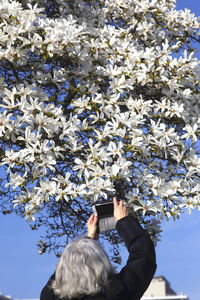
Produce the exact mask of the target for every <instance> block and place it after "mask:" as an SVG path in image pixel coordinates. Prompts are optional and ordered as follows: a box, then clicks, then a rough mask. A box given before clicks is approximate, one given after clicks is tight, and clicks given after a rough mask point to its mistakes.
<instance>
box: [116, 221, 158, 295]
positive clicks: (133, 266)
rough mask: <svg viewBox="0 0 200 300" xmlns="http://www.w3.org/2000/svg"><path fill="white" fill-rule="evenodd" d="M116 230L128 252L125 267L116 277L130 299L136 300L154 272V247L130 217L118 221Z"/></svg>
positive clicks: (142, 292)
mask: <svg viewBox="0 0 200 300" xmlns="http://www.w3.org/2000/svg"><path fill="white" fill-rule="evenodd" d="M116 229H117V230H118V232H119V234H120V236H121V237H122V239H123V240H124V242H125V244H126V247H127V249H128V252H129V257H128V260H127V263H126V266H125V267H124V268H123V269H122V270H121V271H120V273H119V274H118V276H119V278H120V279H121V281H122V282H123V284H124V286H125V287H126V289H127V290H128V292H129V295H130V296H131V298H130V299H134V300H138V299H140V298H141V297H142V295H143V294H144V292H145V290H146V289H147V287H148V286H149V284H150V282H151V280H152V278H153V275H154V273H155V271H156V258H155V249H154V245H153V243H152V241H151V239H150V238H149V236H148V234H147V233H146V232H145V231H144V230H143V228H142V227H141V226H140V224H139V223H138V222H137V220H136V219H134V217H132V216H127V217H125V218H122V219H120V220H119V221H118V222H117V224H116Z"/></svg>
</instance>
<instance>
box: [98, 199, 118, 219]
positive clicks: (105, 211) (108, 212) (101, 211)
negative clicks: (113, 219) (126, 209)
mask: <svg viewBox="0 0 200 300" xmlns="http://www.w3.org/2000/svg"><path fill="white" fill-rule="evenodd" d="M95 208H96V211H97V214H98V216H99V217H101V216H112V215H113V209H114V208H113V203H112V202H109V203H103V204H99V205H95Z"/></svg>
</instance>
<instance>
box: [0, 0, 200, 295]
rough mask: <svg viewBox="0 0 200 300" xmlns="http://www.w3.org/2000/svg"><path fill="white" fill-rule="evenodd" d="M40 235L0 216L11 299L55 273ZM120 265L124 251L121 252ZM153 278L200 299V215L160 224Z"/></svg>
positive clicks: (2, 285) (192, 1) (2, 271)
mask: <svg viewBox="0 0 200 300" xmlns="http://www.w3.org/2000/svg"><path fill="white" fill-rule="evenodd" d="M177 4H178V8H179V9H183V8H184V7H187V8H190V9H191V10H192V11H193V12H194V13H195V14H196V15H199V16H200V5H199V1H197V0H178V1H177ZM41 233H42V232H41V231H31V230H30V228H29V226H28V224H27V223H26V222H25V221H24V220H23V219H19V218H18V217H16V216H14V215H8V216H0V245H1V246H0V257H1V260H0V291H1V292H2V294H3V295H11V297H13V298H25V297H26V298H34V297H39V294H40V291H41V289H42V287H43V286H44V285H45V283H46V281H47V280H48V278H49V277H50V275H51V273H52V272H53V271H54V269H55V266H56V262H57V258H56V257H55V256H54V255H53V254H45V255H39V254H38V253H37V247H36V243H37V241H38V240H39V239H40V234H41ZM122 253H123V257H124V259H123V261H125V259H126V251H125V250H124V248H123V249H122ZM156 253H157V265H158V268H157V272H156V275H157V276H158V275H162V276H165V277H166V278H167V279H168V281H169V282H170V283H171V287H172V288H173V289H174V290H175V291H176V292H177V293H181V292H183V293H185V294H187V295H188V296H189V297H190V300H199V295H200V285H199V277H200V257H199V254H200V212H198V211H193V212H192V214H191V215H187V213H186V214H185V215H182V216H181V218H180V220H177V221H176V222H174V221H173V220H170V221H169V222H164V223H163V234H162V241H161V242H159V244H158V246H157V248H156Z"/></svg>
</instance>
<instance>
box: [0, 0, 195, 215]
mask: <svg viewBox="0 0 200 300" xmlns="http://www.w3.org/2000/svg"><path fill="white" fill-rule="evenodd" d="M27 2H29V3H28V4H27V8H24V7H22V5H21V4H19V2H17V1H11V0H0V61H1V66H0V76H1V78H0V82H1V85H0V140H1V145H2V149H3V152H2V153H1V166H6V168H7V171H8V174H9V178H10V181H9V185H11V186H12V187H13V189H15V190H16V196H15V199H14V201H13V202H14V205H15V206H21V207H24V214H25V217H26V218H27V219H28V220H33V219H34V215H35V214H36V213H37V212H39V211H40V210H42V209H43V208H44V207H45V205H46V204H48V203H49V202H50V201H51V205H52V206H53V205H54V203H56V202H63V201H65V202H67V203H69V205H71V203H73V201H75V202H76V203H82V202H81V201H85V202H86V203H92V202H93V201H97V200H102V199H108V198H109V197H110V199H111V196H112V195H113V194H115V192H116V188H117V187H119V186H122V187H124V190H125V192H124V197H125V199H126V200H127V205H128V206H129V207H130V209H132V210H133V211H139V212H141V215H143V216H146V215H147V216H151V215H152V216H156V217H158V218H159V217H161V218H162V217H164V216H166V217H169V216H171V215H172V216H174V217H178V216H179V214H180V213H181V212H182V209H183V208H184V207H187V209H188V211H189V212H190V211H191V209H193V208H194V207H196V208H197V209H199V208H200V189H199V185H200V184H199V177H200V158H199V156H198V147H199V141H198V140H199V134H200V117H199V116H200V92H199V77H200V76H199V75H200V72H199V71H200V69H199V61H198V59H197V58H195V54H194V48H195V44H194V43H193V42H194V41H197V40H199V39H200V34H199V28H200V24H199V21H198V18H196V17H195V16H194V15H193V14H192V13H191V12H190V11H189V10H187V9H186V10H185V11H177V10H176V8H175V1H174V0H170V1H169V0H159V1H158V0H153V1H150V0H142V1H141V0H134V1H133V0H117V1H116V0H99V1H89V4H88V3H87V1H82V0H74V1H73V4H72V3H71V4H70V1H59V11H60V17H59V18H56V17H54V18H53V17H52V18H50V17H48V15H47V12H46V10H45V9H42V8H40V7H41V6H43V5H44V6H45V2H46V1H38V6H37V5H34V6H33V5H32V4H31V2H32V1H27ZM196 43H197V42H196ZM77 205H78V204H77Z"/></svg>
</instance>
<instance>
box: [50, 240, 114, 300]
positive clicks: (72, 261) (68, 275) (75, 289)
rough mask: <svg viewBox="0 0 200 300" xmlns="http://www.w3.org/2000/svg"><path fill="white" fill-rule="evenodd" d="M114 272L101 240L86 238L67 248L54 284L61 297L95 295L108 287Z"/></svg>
mask: <svg viewBox="0 0 200 300" xmlns="http://www.w3.org/2000/svg"><path fill="white" fill-rule="evenodd" d="M113 273H114V270H113V268H112V266H111V263H110V261H109V258H108V256H107V254H106V253H105V251H104V250H103V248H102V247H101V246H100V245H99V243H98V242H96V241H95V240H93V239H90V238H87V237H84V238H80V239H77V240H74V241H72V242H71V243H69V244H68V245H67V246H66V247H65V249H64V251H63V254H62V256H61V258H60V260H59V262H58V265H57V268H56V276H55V281H54V282H53V284H52V287H53V289H54V293H55V294H56V295H58V296H59V297H60V298H64V297H66V298H69V299H71V298H79V297H81V296H83V295H95V294H97V293H99V292H102V291H103V290H104V288H105V287H106V286H107V285H108V281H109V277H110V276H111V275H112V274H113Z"/></svg>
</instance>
